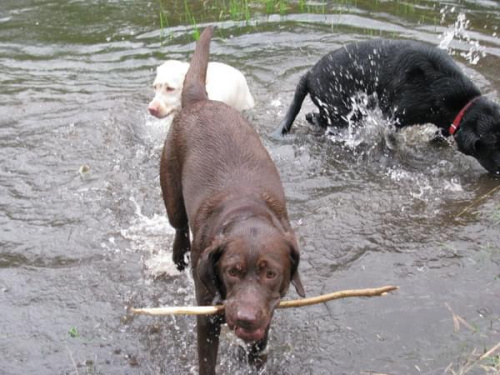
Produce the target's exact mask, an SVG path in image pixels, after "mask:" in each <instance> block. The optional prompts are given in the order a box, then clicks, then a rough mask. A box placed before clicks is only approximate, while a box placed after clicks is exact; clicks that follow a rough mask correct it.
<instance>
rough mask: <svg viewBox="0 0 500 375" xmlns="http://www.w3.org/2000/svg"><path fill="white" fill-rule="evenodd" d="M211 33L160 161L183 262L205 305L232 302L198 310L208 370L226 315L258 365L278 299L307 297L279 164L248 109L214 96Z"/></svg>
mask: <svg viewBox="0 0 500 375" xmlns="http://www.w3.org/2000/svg"><path fill="white" fill-rule="evenodd" d="M212 34H213V28H212V27H208V28H207V29H205V31H204V32H203V33H202V35H201V37H200V40H199V42H198V43H197V45H196V49H195V52H194V54H193V57H192V60H191V64H190V69H189V71H188V73H187V75H186V79H185V83H184V90H183V93H182V110H181V112H180V113H179V114H178V116H177V117H175V119H174V121H173V123H172V125H171V128H170V130H169V133H168V136H167V140H166V141H165V145H164V149H163V153H162V157H161V165H160V182H161V187H162V192H163V199H164V201H165V206H166V208H167V214H168V218H169V221H170V224H171V225H172V226H173V227H174V228H175V230H176V234H175V239H174V245H173V259H174V262H175V263H176V265H177V267H178V268H179V269H183V268H184V267H185V266H186V263H185V260H184V256H185V254H186V253H187V252H188V251H191V265H192V272H193V278H194V281H195V291H196V299H197V302H198V304H199V305H210V304H212V303H214V302H217V301H218V300H221V301H223V302H224V304H225V305H226V309H225V316H224V317H218V318H215V319H214V318H211V317H206V316H203V317H198V320H197V334H198V360H199V364H200V372H199V373H200V375H206V374H214V373H215V367H216V358H217V351H218V344H219V333H220V324H221V323H222V321H223V320H224V319H225V320H226V321H227V323H228V325H229V327H230V328H231V329H233V330H234V331H235V333H236V334H237V335H238V336H239V337H240V338H242V339H243V340H245V341H246V342H247V343H248V346H249V360H250V362H252V363H255V364H257V365H259V364H262V363H263V360H264V359H265V358H264V356H263V355H261V352H262V350H263V349H264V348H265V347H266V342H267V334H268V329H269V325H270V321H271V317H272V315H273V311H274V307H275V306H276V304H277V303H278V302H279V299H280V298H281V297H282V296H284V295H285V293H286V292H287V290H288V287H289V284H290V283H292V284H293V285H294V286H295V288H296V290H297V292H298V293H299V294H300V295H304V291H303V287H302V284H301V281H300V277H299V273H298V271H297V267H298V263H299V250H298V245H297V241H296V239H295V236H294V234H293V231H292V229H291V227H290V223H289V220H288V213H287V209H286V204H285V195H284V191H283V187H282V184H281V180H280V177H279V174H278V171H277V169H276V167H275V165H274V163H273V162H272V160H271V158H270V156H269V154H268V153H267V151H266V149H265V148H264V146H263V145H262V143H261V141H260V138H259V136H258V135H257V133H256V132H255V130H254V129H253V128H252V127H251V126H250V124H248V123H247V122H246V121H245V120H244V119H243V117H242V116H241V115H240V113H239V112H238V111H236V110H234V109H233V108H231V107H229V106H228V105H226V104H224V103H222V102H215V101H210V100H208V99H207V94H206V92H205V84H204V82H205V74H206V68H207V64H208V58H209V47H210V39H211V36H212ZM189 230H191V233H192V234H193V240H192V242H191V241H190V238H189V234H190V232H189Z"/></svg>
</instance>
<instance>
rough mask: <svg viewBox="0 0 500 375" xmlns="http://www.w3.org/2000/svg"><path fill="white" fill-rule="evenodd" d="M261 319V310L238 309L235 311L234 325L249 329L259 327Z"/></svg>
mask: <svg viewBox="0 0 500 375" xmlns="http://www.w3.org/2000/svg"><path fill="white" fill-rule="evenodd" d="M261 321H262V312H261V311H259V310H257V309H251V308H250V309H240V310H238V312H237V313H236V325H237V326H238V327H241V328H243V329H247V330H251V329H254V328H256V327H259V326H260V324H261Z"/></svg>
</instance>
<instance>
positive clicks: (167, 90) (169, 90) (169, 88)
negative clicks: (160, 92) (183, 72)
mask: <svg viewBox="0 0 500 375" xmlns="http://www.w3.org/2000/svg"><path fill="white" fill-rule="evenodd" d="M165 91H166V92H172V91H175V89H174V88H173V87H170V86H165Z"/></svg>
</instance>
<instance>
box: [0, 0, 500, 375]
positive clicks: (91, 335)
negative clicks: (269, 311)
mask: <svg viewBox="0 0 500 375" xmlns="http://www.w3.org/2000/svg"><path fill="white" fill-rule="evenodd" d="M214 3H215V2H210V1H208V2H205V6H206V7H207V8H206V11H203V10H202V9H201V8H200V4H201V2H194V1H193V2H179V1H172V2H163V3H161V2H156V1H151V2H148V1H138V0H137V1H131V0H130V1H111V0H110V1H97V0H95V1H83V0H82V1H79V0H73V1H63V0H22V1H17V0H16V1H14V0H2V2H1V4H0V83H1V90H0V245H1V249H0V309H1V313H0V369H1V370H0V373H1V374H8V375H11V374H181V373H196V371H197V370H196V345H195V334H194V326H195V325H194V319H193V318H191V317H176V318H173V317H165V318H147V317H136V318H132V317H130V316H128V315H127V312H126V308H127V307H130V306H159V305H184V304H193V303H194V297H193V295H194V294H193V286H192V280H191V278H190V275H189V273H183V274H179V273H178V272H176V271H175V268H174V267H173V266H172V263H171V261H170V257H171V253H170V247H171V241H172V239H173V230H172V229H171V228H170V226H169V225H168V221H167V219H166V215H165V209H164V207H163V202H162V199H161V194H160V187H159V179H158V164H159V155H160V151H161V147H162V143H163V140H164V138H165V134H166V130H167V128H168V121H160V120H157V119H154V118H152V117H151V116H149V114H148V113H147V103H148V101H149V100H150V99H151V97H152V89H151V84H152V80H153V78H154V71H155V68H156V66H157V65H159V64H160V63H161V62H162V61H163V60H165V59H167V58H173V59H183V60H186V59H188V58H189V56H190V53H191V51H192V49H193V46H194V44H193V42H192V34H193V31H194V28H193V23H192V22H191V21H189V20H190V19H191V20H192V18H189V17H188V16H187V15H186V14H185V4H188V5H189V7H190V13H189V14H190V17H194V19H195V20H197V22H199V24H200V25H199V27H203V25H204V24H205V23H206V22H216V24H217V25H218V26H219V28H218V34H217V37H216V38H215V39H214V41H213V43H212V59H213V60H214V61H222V62H225V63H229V64H231V65H233V66H236V67H237V68H239V69H240V70H242V71H243V72H244V73H245V75H246V76H247V79H248V82H249V85H250V88H251V91H252V92H253V94H254V97H255V100H256V107H255V109H253V110H251V111H249V112H247V113H246V116H247V117H248V118H249V119H250V121H251V122H252V123H253V124H254V125H255V128H256V129H257V131H258V132H259V133H260V134H261V136H262V138H263V141H264V144H265V145H266V147H267V148H268V150H269V151H270V153H271V155H272V157H273V159H274V160H275V162H276V164H277V167H278V169H279V171H280V173H281V176H282V179H283V183H284V187H285V191H286V195H287V198H288V205H289V210H290V215H291V220H292V224H293V226H294V228H295V229H296V231H297V234H298V236H299V237H300V245H301V252H302V263H301V272H302V279H303V282H304V285H305V287H306V292H307V294H308V295H309V296H314V295H318V294H321V293H326V292H330V291H334V290H338V289H349V288H358V287H359V288H363V287H375V286H381V285H386V284H393V285H398V286H399V287H400V291H398V292H397V293H395V294H393V295H390V296H387V297H385V298H379V299H370V300H367V299H350V300H343V301H338V302H331V303H328V304H325V305H316V306H312V307H308V308H303V309H295V310H283V311H278V312H277V313H276V314H275V318H274V321H273V328H272V331H271V355H270V360H269V362H268V365H267V367H266V373H270V374H367V373H372V372H373V373H387V374H422V373H423V374H443V373H449V374H451V372H450V371H451V370H450V369H448V370H446V368H447V367H448V365H450V363H451V364H452V367H451V369H454V370H457V369H459V368H460V367H461V366H463V363H464V360H466V359H467V358H474V355H473V354H472V353H473V352H474V351H475V353H476V354H477V353H482V352H483V351H484V350H485V349H489V348H491V347H492V346H493V345H495V344H496V343H498V342H499V341H500V230H499V229H500V201H499V198H500V191H498V190H496V191H493V192H492V190H493V189H495V188H496V187H498V186H499V185H500V180H499V179H498V178H495V177H492V176H490V175H488V174H486V173H485V172H484V170H483V169H482V168H481V167H480V166H479V164H478V163H477V162H475V161H474V160H473V159H471V158H469V157H467V156H465V155H463V154H460V153H458V152H456V151H455V150H454V148H453V145H435V144H432V143H430V142H429V140H430V138H431V137H432V134H433V132H434V129H433V128H432V127H431V126H422V127H414V128H412V129H408V130H405V131H403V132H400V133H392V132H390V131H388V130H387V127H385V126H384V123H383V119H381V117H380V116H378V114H377V113H376V111H375V112H374V113H372V114H371V115H370V117H369V120H368V121H367V125H366V127H365V128H364V129H363V130H361V131H358V132H352V133H351V134H341V135H333V136H324V135H318V134H316V133H315V132H314V131H311V130H310V129H309V128H308V127H307V125H306V121H305V119H304V116H303V114H304V113H307V112H306V111H308V110H311V109H313V105H312V103H311V102H310V101H308V100H307V101H306V103H305V105H304V108H303V111H302V112H301V114H300V115H299V117H298V120H297V124H296V126H295V127H294V129H295V131H294V135H292V136H290V137H288V138H287V139H286V140H285V141H282V142H278V141H274V140H271V139H270V138H269V137H268V136H267V134H269V133H270V131H271V130H273V129H274V128H275V126H276V125H277V124H278V123H279V121H280V119H281V117H282V116H283V115H284V113H285V111H286V108H287V106H288V104H289V101H290V100H291V98H292V96H293V92H294V89H295V85H296V83H297V82H298V79H299V77H300V76H301V75H302V74H303V73H304V72H305V71H306V70H307V68H309V67H310V66H312V65H313V64H314V63H315V62H316V61H317V60H318V59H319V58H320V57H321V56H323V55H324V54H325V53H326V52H328V51H330V50H332V49H335V48H338V47H339V46H341V45H342V44H343V43H346V42H350V41H355V40H364V39H369V38H373V37H379V36H383V37H392V38H407V39H416V40H421V41H425V42H428V43H431V44H434V45H441V47H442V48H446V49H447V50H448V51H449V53H450V54H452V55H453V57H454V58H455V59H456V60H457V61H458V62H459V64H460V65H461V67H462V68H463V70H464V71H465V73H466V74H468V75H469V76H470V77H471V78H472V79H473V80H474V81H475V82H476V83H477V85H478V86H479V87H480V88H481V89H482V90H483V92H484V93H485V94H486V95H488V96H490V97H491V98H492V99H494V100H497V101H498V89H499V88H500V75H499V74H498V72H499V70H498V66H499V64H500V40H499V39H498V35H497V33H498V30H497V27H498V25H500V6H499V5H498V3H497V2H493V1H476V2H453V1H450V2H447V3H446V4H445V3H442V2H437V1H411V2H407V3H404V2H399V1H398V2H396V1H389V2H378V1H377V2H369V1H357V2H351V1H347V2H346V1H343V2H340V3H341V4H340V5H338V4H337V3H335V2H326V3H324V4H323V3H307V6H304V7H300V6H299V3H291V6H290V7H289V8H287V9H282V10H281V11H280V10H279V9H269V10H268V12H267V13H266V11H265V9H264V8H263V7H259V6H254V7H251V8H250V10H251V13H250V14H249V15H248V17H243V20H241V21H239V20H237V21H231V19H230V16H229V11H222V10H221V8H220V6H221V5H219V6H217V5H214ZM300 3H302V2H300ZM218 7H219V8H218ZM160 14H162V21H161V22H160ZM161 24H163V27H162V26H161ZM201 131H202V130H201ZM295 297H297V296H296V295H295V293H294V292H291V293H290V298H295ZM454 317H455V319H454ZM454 322H455V325H454ZM457 322H458V323H460V324H459V325H458V326H457V325H456V324H457ZM464 322H465V323H464ZM223 336H224V338H223V340H222V345H221V355H220V372H221V373H238V374H247V373H249V374H251V373H252V372H251V370H250V369H249V368H248V367H247V366H246V365H242V364H240V363H239V362H238V361H237V360H236V358H235V357H236V355H235V353H236V347H237V343H236V342H235V341H234V339H233V338H232V336H231V334H229V333H224V334H223ZM472 371H473V372H471V373H474V374H476V373H477V374H483V373H486V372H485V370H484V371H483V370H482V369H481V368H480V367H478V366H477V367H475V368H474V369H473V370H472Z"/></svg>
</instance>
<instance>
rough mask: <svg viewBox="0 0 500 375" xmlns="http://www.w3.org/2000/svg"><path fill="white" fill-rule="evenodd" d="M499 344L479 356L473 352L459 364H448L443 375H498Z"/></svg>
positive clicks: (499, 361) (499, 366)
mask: <svg viewBox="0 0 500 375" xmlns="http://www.w3.org/2000/svg"><path fill="white" fill-rule="evenodd" d="M499 352H500V342H499V343H498V344H496V345H495V346H494V347H492V348H491V349H489V350H485V351H484V353H483V354H481V355H479V354H478V353H477V351H476V350H474V351H473V352H472V353H471V355H470V356H469V357H468V358H467V359H465V360H464V361H463V362H462V363H459V364H455V365H454V364H450V365H449V366H448V367H447V368H446V370H445V372H444V374H445V375H468V374H471V375H472V374H484V375H498V374H500V353H499Z"/></svg>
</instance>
